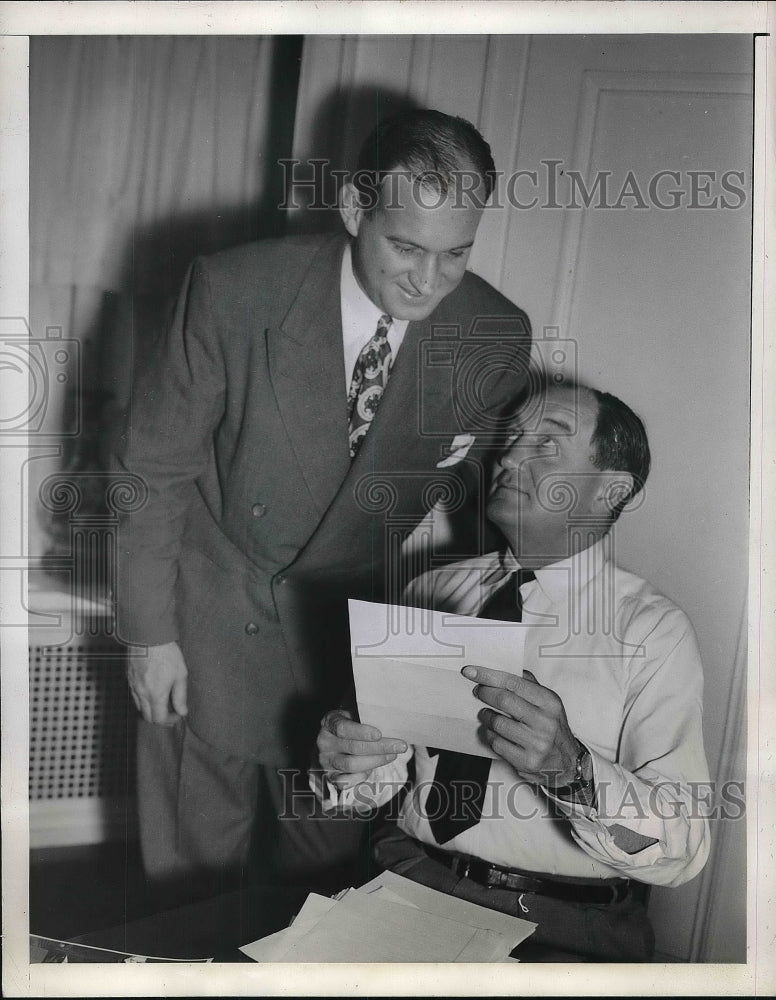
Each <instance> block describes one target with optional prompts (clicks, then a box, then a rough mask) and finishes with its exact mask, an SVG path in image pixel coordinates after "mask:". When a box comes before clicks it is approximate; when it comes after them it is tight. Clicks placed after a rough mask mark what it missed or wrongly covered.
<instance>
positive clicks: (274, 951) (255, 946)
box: [240, 892, 336, 962]
mask: <svg viewBox="0 0 776 1000" xmlns="http://www.w3.org/2000/svg"><path fill="white" fill-rule="evenodd" d="M335 905H336V900H334V899H329V898H328V897H327V896H319V895H318V893H316V892H311V893H310V895H309V896H308V897H307V899H306V900H305V901H304V905H303V906H302V909H301V910H300V911H299V913H297V915H296V917H295V918H294V922H293V924H291V926H290V927H285V928H283V930H282V931H276V932H275V933H274V934H268V935H267V936H266V937H263V938H259V940H258V941H252V942H251V943H250V944H245V945H243V946H242V948H240V951H241V952H243V954H245V955H247V956H248V958H252V959H253V961H254V962H282V961H283V958H284V956H285V954H286V952H287V951H288V950H289V949H290V948H291V946H292V945H293V944H294V943H295V942H296V941H300V940H301V939H302V938H303V937H304V936H305V935H306V934H307V933H308V931H310V930H311V929H312V928H313V927H315V925H316V924H317V923H318V921H319V920H320V919H321V917H322V916H323V915H324V914H325V913H328V911H329V910H330V909H331V908H332V907H333V906H335Z"/></svg>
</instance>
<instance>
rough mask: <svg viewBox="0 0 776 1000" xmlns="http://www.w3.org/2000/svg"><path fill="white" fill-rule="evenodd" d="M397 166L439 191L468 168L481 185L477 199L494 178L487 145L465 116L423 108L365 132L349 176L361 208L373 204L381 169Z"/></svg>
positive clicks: (494, 168) (384, 170) (377, 196)
mask: <svg viewBox="0 0 776 1000" xmlns="http://www.w3.org/2000/svg"><path fill="white" fill-rule="evenodd" d="M397 169H401V170H406V171H407V172H408V173H409V175H410V176H411V177H412V178H413V179H422V181H423V182H424V183H432V184H433V185H434V186H435V187H437V188H438V190H439V193H440V194H442V195H446V194H447V192H448V190H449V186H450V184H451V183H452V181H453V178H454V177H455V175H456V173H461V172H463V171H466V170H473V171H474V173H475V174H478V175H479V177H480V178H481V179H482V181H483V183H484V185H485V192H486V194H485V198H484V199H482V204H484V203H485V201H487V199H488V198H489V197H490V195H491V192H492V191H493V187H494V185H495V181H496V167H495V164H494V163H493V156H492V155H491V152H490V146H489V145H488V144H487V142H485V140H484V139H483V138H482V136H481V135H480V133H479V132H478V131H477V129H476V128H475V127H474V126H473V125H472V124H471V123H470V122H467V121H466V120H465V119H464V118H457V117H453V116H452V115H446V114H443V113H442V112H441V111H434V110H431V109H428V108H420V109H416V110H413V111H407V112H405V113H403V114H400V115H396V116H395V117H393V118H388V119H386V120H384V121H382V122H380V123H379V124H378V125H377V127H376V128H375V129H373V131H372V132H371V133H370V134H369V135H368V136H367V138H366V140H365V142H364V144H363V146H362V147H361V152H360V154H359V157H358V166H357V169H356V174H355V175H354V177H353V183H354V184H355V186H356V188H357V189H358V191H359V194H360V195H361V197H362V201H363V203H364V208H365V210H366V211H371V210H372V209H374V208H375V207H376V205H377V203H378V201H379V193H380V185H381V184H382V181H383V177H384V176H385V174H386V173H387V172H388V171H390V170H397Z"/></svg>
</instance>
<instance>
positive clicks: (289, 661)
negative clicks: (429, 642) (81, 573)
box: [118, 236, 530, 765]
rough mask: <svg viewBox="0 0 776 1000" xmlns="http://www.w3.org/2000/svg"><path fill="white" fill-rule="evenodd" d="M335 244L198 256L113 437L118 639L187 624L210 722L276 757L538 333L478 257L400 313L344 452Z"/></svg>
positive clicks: (216, 740)
mask: <svg viewBox="0 0 776 1000" xmlns="http://www.w3.org/2000/svg"><path fill="white" fill-rule="evenodd" d="M343 247H344V241H343V239H342V238H341V237H332V236H316V237H291V238H287V239H283V240H267V241H262V242H259V243H254V244H251V245H248V246H245V247H238V248H236V249H234V250H229V251H226V252H223V253H220V254H216V255H214V256H212V257H209V258H201V259H199V260H197V261H195V263H194V264H193V265H192V267H191V269H190V271H189V275H188V277H187V281H186V285H185V287H184V289H183V293H182V295H181V297H180V300H179V302H178V306H177V309H176V312H175V316H174V318H173V321H172V323H171V325H170V328H169V330H168V331H167V332H166V334H165V336H164V338H163V339H162V341H161V343H160V344H159V345H158V351H154V352H153V356H152V357H148V358H144V359H141V364H140V366H139V371H138V374H137V378H136V384H135V389H134V393H133V403H132V407H131V410H130V413H129V417H128V422H127V428H126V433H125V435H124V438H123V444H122V448H121V452H120V455H119V456H118V467H119V468H120V469H124V470H126V471H129V472H133V473H135V474H137V475H140V476H142V477H143V479H144V480H145V481H146V483H147V485H148V488H149V498H148V502H147V503H146V504H145V506H144V507H143V508H142V509H141V510H139V511H137V512H135V513H134V514H132V515H131V516H129V517H127V518H126V519H125V520H124V522H123V523H122V525H121V530H120V573H119V593H118V604H119V633H120V636H121V638H122V639H124V640H125V641H127V642H129V643H137V644H148V645H152V644H159V643H164V642H169V641H171V640H177V641H178V642H179V643H180V644H181V648H182V650H183V654H184V657H185V659H186V662H187V665H188V667H189V717H188V721H189V724H190V725H191V727H192V728H193V730H194V731H195V732H196V733H197V735H198V736H200V737H201V738H202V739H204V740H206V741H207V742H209V743H211V744H212V745H213V746H216V747H219V748H221V749H223V750H225V751H228V752H232V753H236V754H238V755H240V756H243V757H246V758H251V759H255V760H260V761H262V762H265V763H275V764H278V765H283V764H291V763H294V762H295V761H296V758H295V757H294V750H295V749H298V750H300V751H302V752H304V753H306V752H307V751H308V750H309V744H310V740H311V739H312V738H313V737H314V733H315V731H316V729H317V722H318V720H319V718H320V714H321V713H322V711H324V710H325V709H326V708H329V707H332V706H333V705H336V704H337V703H338V702H339V699H340V697H341V694H342V689H343V688H344V687H345V686H346V684H347V681H348V678H349V675H350V662H349V646H348V632H347V620H346V602H345V598H346V597H349V596H350V597H357V598H361V599H366V600H381V599H386V598H387V599H394V598H395V597H396V595H397V594H398V593H400V588H401V587H402V586H403V585H404V583H405V582H406V580H404V579H400V578H398V577H397V573H398V562H397V560H396V559H395V558H393V557H390V556H389V555H388V549H391V550H392V551H394V552H395V550H396V548H397V545H398V542H399V541H400V539H401V537H403V536H404V535H406V534H407V533H408V532H409V531H410V530H412V527H413V526H414V525H415V524H417V522H418V521H419V520H420V519H421V518H422V516H423V514H424V513H425V511H426V510H427V509H428V507H429V506H430V504H431V503H433V502H434V500H435V499H436V497H437V496H438V495H440V493H441V495H442V496H444V495H448V496H452V497H453V500H452V501H451V502H452V503H453V504H454V503H455V502H457V499H456V498H460V495H461V491H462V489H463V488H464V486H462V480H461V477H460V471H461V467H462V466H464V465H466V466H468V467H470V468H473V469H474V471H475V472H476V470H477V462H476V461H475V460H474V459H473V458H471V459H469V460H467V462H466V463H461V466H455V467H452V468H450V469H448V468H441V469H439V468H437V465H438V463H439V462H440V460H443V459H444V458H445V455H446V452H445V447H446V446H449V444H450V442H451V440H452V438H453V437H454V436H455V435H457V434H462V433H472V434H475V435H479V439H480V440H484V439H485V438H487V437H488V435H489V434H491V433H492V432H493V430H494V428H496V427H497V426H498V419H497V415H498V414H499V413H500V412H501V411H502V410H503V409H504V407H505V406H508V405H510V404H513V402H514V397H515V395H516V394H517V393H518V392H519V390H520V389H521V387H522V386H523V384H524V382H525V368H526V365H527V360H528V352H529V345H530V332H529V327H528V322H527V318H526V317H525V315H524V314H523V313H522V312H521V311H520V310H519V309H517V308H516V307H515V306H514V305H513V304H512V303H511V302H509V301H508V300H507V299H505V298H504V297H503V296H502V295H500V294H499V293H498V292H496V291H495V290H494V289H493V288H492V287H491V286H490V285H488V284H487V283H486V282H484V281H482V280H481V279H480V278H478V277H476V276H475V275H473V274H467V275H466V276H465V277H464V280H463V281H462V282H461V284H460V285H459V286H458V288H457V289H456V290H455V291H454V292H453V293H451V294H450V295H449V296H448V297H447V298H446V299H444V300H443V302H442V303H441V304H440V305H439V306H438V307H437V309H436V310H435V312H434V314H433V315H432V316H431V317H429V318H428V319H427V320H426V321H424V322H419V323H411V324H410V326H409V327H408V329H407V333H406V335H405V340H404V343H403V345H402V348H401V351H400V352H399V354H398V355H397V358H396V363H395V365H394V367H393V370H392V374H391V379H390V381H389V383H388V387H387V389H386V392H385V394H384V397H383V400H382V402H381V405H380V409H379V410H378V412H377V416H376V418H375V420H374V423H373V424H372V427H371V428H370V430H369V433H368V434H367V437H366V439H365V442H364V444H363V446H362V447H361V450H360V451H359V454H358V456H357V457H356V459H355V461H354V462H353V463H351V462H350V458H349V454H348V438H347V415H346V399H345V377H344V356H343V346H342V330H341V317H340V295H339V271H340V264H341V257H342V250H343ZM473 454H474V453H472V455H473ZM434 483H436V487H435V486H434ZM435 489H436V491H437V492H436V493H435V492H434V490H435Z"/></svg>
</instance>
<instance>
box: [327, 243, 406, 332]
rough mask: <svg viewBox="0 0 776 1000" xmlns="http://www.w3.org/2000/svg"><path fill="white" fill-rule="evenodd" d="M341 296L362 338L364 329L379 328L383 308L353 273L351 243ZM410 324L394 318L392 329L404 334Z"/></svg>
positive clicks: (345, 254)
mask: <svg viewBox="0 0 776 1000" xmlns="http://www.w3.org/2000/svg"><path fill="white" fill-rule="evenodd" d="M340 298H341V301H342V312H343V315H347V318H348V322H349V324H350V325H351V327H352V328H353V329H355V330H358V331H359V336H360V337H361V338H362V339H363V331H364V330H372V331H374V330H376V329H377V322H378V320H379V319H380V317H381V316H382V315H383V311H382V309H378V307H377V306H376V305H375V304H374V302H372V300H371V299H370V298H369V296H368V295H367V294H366V292H365V291H364V290H363V288H362V287H361V285H359V283H358V281H357V280H356V276H355V274H354V273H353V256H352V254H351V252H350V243H347V244H346V246H345V253H344V254H343V257H342V270H341V272H340ZM408 325H409V320H406V319H403V320H402V319H394V320H393V323H392V324H391V329H392V331H393V332H394V333H395V334H398V335H399V336H403V334H404V331H405V330H406V329H407V326H408Z"/></svg>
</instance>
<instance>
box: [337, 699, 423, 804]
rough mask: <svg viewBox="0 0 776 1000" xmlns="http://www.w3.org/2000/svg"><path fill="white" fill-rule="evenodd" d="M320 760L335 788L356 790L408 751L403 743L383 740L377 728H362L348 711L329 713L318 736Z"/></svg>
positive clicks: (341, 710)
mask: <svg viewBox="0 0 776 1000" xmlns="http://www.w3.org/2000/svg"><path fill="white" fill-rule="evenodd" d="M317 742H318V760H319V762H320V765H321V769H322V770H323V773H324V776H325V777H326V780H327V781H329V783H330V784H332V785H334V786H335V788H339V789H341V790H344V789H346V788H353V787H355V786H356V785H357V784H359V783H360V782H362V781H366V780H367V779H368V778H369V776H370V775H371V773H372V771H374V769H375V768H376V767H382V766H383V765H384V764H390V763H392V762H393V761H394V760H396V755H397V754H399V753H403V752H404V751H405V750H406V749H407V744H406V743H405V742H404V740H395V739H391V738H383V735H382V733H381V732H380V730H379V729H378V728H377V727H376V726H366V725H362V724H361V723H360V722H356V721H355V720H354V719H353V716H352V714H351V713H350V712H349V711H347V710H345V709H341V708H340V709H336V710H335V711H333V712H327V713H326V715H325V716H324V717H323V719H322V720H321V730H320V732H319V733H318V741H317Z"/></svg>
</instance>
